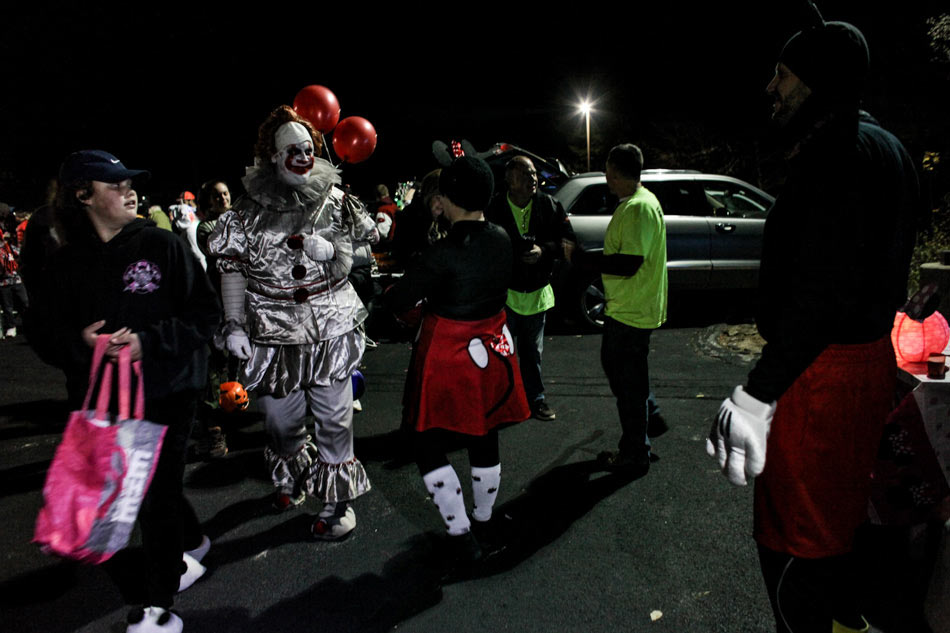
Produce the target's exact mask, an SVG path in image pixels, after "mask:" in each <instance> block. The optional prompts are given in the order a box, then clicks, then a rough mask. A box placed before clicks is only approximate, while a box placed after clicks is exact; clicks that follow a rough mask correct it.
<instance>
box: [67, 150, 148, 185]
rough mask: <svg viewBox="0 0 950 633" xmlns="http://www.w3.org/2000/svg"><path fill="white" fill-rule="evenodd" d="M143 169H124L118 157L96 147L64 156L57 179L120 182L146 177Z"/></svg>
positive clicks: (74, 181) (69, 182)
mask: <svg viewBox="0 0 950 633" xmlns="http://www.w3.org/2000/svg"><path fill="white" fill-rule="evenodd" d="M150 175H151V174H149V172H148V171H146V170H144V169H126V167H125V165H123V164H122V161H120V160H119V159H118V158H116V157H115V156H113V155H112V154H110V153H109V152H103V151H102V150H98V149H84V150H81V151H78V152H73V153H72V154H70V155H69V156H67V157H66V160H64V161H63V164H62V166H61V167H60V168H59V181H60V182H61V183H62V184H64V185H71V184H74V183H77V182H82V181H85V180H98V181H99V182H121V181H123V180H126V179H129V178H138V177H142V178H148V177H149V176H150Z"/></svg>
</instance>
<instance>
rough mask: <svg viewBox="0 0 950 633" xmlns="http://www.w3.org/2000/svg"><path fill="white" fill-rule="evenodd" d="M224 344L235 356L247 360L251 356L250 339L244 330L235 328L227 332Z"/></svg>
mask: <svg viewBox="0 0 950 633" xmlns="http://www.w3.org/2000/svg"><path fill="white" fill-rule="evenodd" d="M225 345H226V346H227V348H228V351H229V352H230V353H231V355H232V356H235V357H236V358H240V359H241V360H247V359H249V358H250V357H251V340H250V339H249V338H247V332H245V331H244V330H235V331H234V332H231V333H230V334H228V338H227V341H226V342H225Z"/></svg>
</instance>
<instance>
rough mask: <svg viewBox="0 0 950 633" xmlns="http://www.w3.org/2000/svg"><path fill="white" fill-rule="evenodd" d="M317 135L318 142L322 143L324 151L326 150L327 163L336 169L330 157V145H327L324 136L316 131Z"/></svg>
mask: <svg viewBox="0 0 950 633" xmlns="http://www.w3.org/2000/svg"><path fill="white" fill-rule="evenodd" d="M317 133H318V134H319V135H320V141H321V142H322V143H323V147H324V149H326V150H327V162H328V163H330V165H331V166H333V167H336V165H335V164H334V163H333V156H332V154H333V153H332V152H331V151H330V148H331V144H330V143H327V137H326V135H325V134H324V133H323V132H320V131H318V132H317Z"/></svg>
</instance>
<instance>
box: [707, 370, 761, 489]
mask: <svg viewBox="0 0 950 633" xmlns="http://www.w3.org/2000/svg"><path fill="white" fill-rule="evenodd" d="M773 415H775V403H774V402H773V403H771V404H766V403H764V402H762V401H761V400H758V399H756V398H753V397H752V396H750V395H749V394H748V393H746V391H745V389H743V388H742V386H741V385H740V386H738V387H736V388H735V390H733V392H732V397H731V398H726V399H725V400H723V402H722V406H720V407H719V413H718V414H717V415H716V420H715V422H713V426H712V430H711V431H710V432H709V437H708V438H707V439H706V452H707V453H708V454H709V456H710V457H717V458H718V459H719V468H721V469H722V473H723V474H724V475H725V476H726V477H728V478H729V482H730V483H732V484H735V485H736V486H744V485H746V484H747V483H748V482H749V479H751V478H753V477H755V476H756V475H758V474H760V473H761V472H762V470H763V469H764V468H765V446H766V441H767V440H768V437H769V426H771V424H772V416H773Z"/></svg>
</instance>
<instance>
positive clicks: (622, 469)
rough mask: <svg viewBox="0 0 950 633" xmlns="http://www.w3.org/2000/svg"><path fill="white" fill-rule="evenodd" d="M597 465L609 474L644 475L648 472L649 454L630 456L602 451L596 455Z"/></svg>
mask: <svg viewBox="0 0 950 633" xmlns="http://www.w3.org/2000/svg"><path fill="white" fill-rule="evenodd" d="M597 463H598V464H600V466H601V468H603V469H604V470H606V471H607V472H610V473H620V474H624V475H645V474H647V472H648V471H649V470H650V454H649V453H645V454H643V455H642V456H640V455H630V454H627V453H620V452H616V451H603V452H602V453H600V454H599V455H597Z"/></svg>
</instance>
